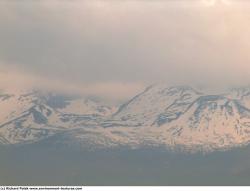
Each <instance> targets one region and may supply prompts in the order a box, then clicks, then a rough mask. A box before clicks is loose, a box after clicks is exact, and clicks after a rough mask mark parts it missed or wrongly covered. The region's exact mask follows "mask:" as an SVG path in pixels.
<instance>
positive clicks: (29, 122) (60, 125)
mask: <svg viewBox="0 0 250 191" xmlns="http://www.w3.org/2000/svg"><path fill="white" fill-rule="evenodd" d="M52 98H53V99H54V102H53V101H51V100H53V99H52ZM52 98H51V97H50V96H47V95H43V96H40V95H39V93H38V92H32V93H27V94H23V95H9V94H2V95H0V107H1V108H4V106H7V105H8V104H9V107H10V108H8V109H7V110H8V112H9V113H8V112H6V113H7V114H4V115H3V116H2V117H1V119H2V120H1V121H0V143H2V144H22V143H26V142H27V143H33V142H37V141H41V140H43V139H45V138H48V137H50V136H53V135H56V134H57V133H60V132H64V138H65V136H68V138H66V139H65V140H68V142H71V143H72V144H74V142H78V143H80V144H81V145H83V144H84V145H85V146H86V145H92V146H91V147H93V148H95V147H104V148H105V147H107V148H108V147H119V146H129V147H131V148H137V147H140V146H157V145H158V146H159V145H164V146H165V147H166V148H171V149H174V148H175V147H181V148H183V150H187V151H192V152H195V151H198V150H203V151H213V150H218V149H219V150H220V149H221V150H224V149H230V148H233V147H237V146H242V145H247V144H249V141H250V109H249V108H250V88H249V87H240V88H231V89H228V90H227V91H225V92H224V93H218V94H208V93H206V92H205V91H202V90H200V89H195V88H193V87H191V86H172V87H168V86H167V85H165V84H154V85H151V86H149V87H147V88H146V89H145V90H144V91H143V92H141V93H139V94H138V95H136V96H135V97H133V98H132V99H130V100H129V101H127V102H125V103H124V104H122V105H121V106H120V107H119V109H114V108H112V107H110V106H105V105H101V104H100V103H98V102H95V101H93V100H88V99H86V98H70V99H69V98H62V97H60V98H59V97H57V96H54V97H53V96H52ZM8 100H9V102H10V103H8ZM48 100H50V101H48ZM56 100H57V101H56ZM12 102H13V103H12ZM6 108H7V107H6ZM1 113H4V111H3V110H2V112H1ZM5 118H6V121H5V123H4V120H3V119H5ZM62 144H63V139H62Z"/></svg>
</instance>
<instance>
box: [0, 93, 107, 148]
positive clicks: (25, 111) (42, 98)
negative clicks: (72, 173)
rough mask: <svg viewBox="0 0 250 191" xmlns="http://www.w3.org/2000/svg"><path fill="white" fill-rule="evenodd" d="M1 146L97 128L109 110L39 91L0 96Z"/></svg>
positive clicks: (82, 99) (85, 100)
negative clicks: (82, 129) (71, 130)
mask: <svg viewBox="0 0 250 191" xmlns="http://www.w3.org/2000/svg"><path fill="white" fill-rule="evenodd" d="M0 108H1V109H0V142H1V143H4V144H9V143H10V144H15V143H26V142H34V141H39V140H42V139H43V138H46V137H48V136H51V135H54V134H56V133H57V132H61V131H63V130H65V129H70V128H74V127H79V126H88V125H97V123H98V121H100V120H101V119H102V118H103V117H104V116H107V115H109V114H110V113H111V112H112V108H110V107H107V106H103V105H101V104H99V103H97V102H95V101H93V100H91V99H86V98H79V97H76V98H69V97H65V96H60V95H56V94H51V93H41V92H39V91H30V92H18V93H16V94H7V93H4V94H1V95H0Z"/></svg>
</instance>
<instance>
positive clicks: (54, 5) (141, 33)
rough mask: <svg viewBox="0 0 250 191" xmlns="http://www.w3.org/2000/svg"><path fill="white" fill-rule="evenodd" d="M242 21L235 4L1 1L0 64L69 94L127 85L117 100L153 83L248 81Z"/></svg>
mask: <svg viewBox="0 0 250 191" xmlns="http://www.w3.org/2000/svg"><path fill="white" fill-rule="evenodd" d="M237 2H239V1H237ZM249 20H250V3H247V2H246V1H241V3H236V1H234V0H231V1H230V0H224V1H223V0H218V1H216V0H215V1H212V0H210V1H207V0H190V1H189V0H186V1H185V0H178V1H171V0H166V1H161V0H156V1H150V0H134V1H133V0H125V1H120V0H102V1H98V0H82V1H80V0H73V1H69V0H62V1H59V0H58V1H57V0H43V1H34V0H23V1H18V0H1V1H0V42H1V43H0V61H1V62H2V63H4V65H5V66H4V68H5V70H8V71H9V70H12V69H13V68H19V69H21V70H22V74H23V73H25V75H27V76H29V75H30V76H32V78H33V80H32V81H35V80H34V78H38V79H39V82H40V81H43V82H45V80H44V79H46V80H47V81H48V80H51V79H53V81H59V82H62V81H63V83H67V84H70V85H68V87H71V86H72V84H73V85H74V86H77V88H75V89H78V88H79V87H83V86H84V87H86V86H88V87H92V86H95V85H96V84H103V85H102V87H103V89H106V90H105V91H108V90H110V91H111V90H112V86H111V85H110V84H112V85H115V87H117V86H118V85H119V84H127V85H126V87H127V88H128V87H129V88H128V89H129V90H126V92H127V93H120V95H119V96H122V95H123V97H126V96H129V95H130V94H129V93H128V92H130V93H131V94H132V93H134V92H136V91H137V90H139V89H141V86H143V85H142V84H151V83H155V82H158V81H166V82H168V83H169V84H173V83H197V82H199V83H214V82H216V83H217V82H221V83H222V84H235V83H245V84H248V83H249V82H250V64H249V60H250V56H249V55H250V54H249V50H250V25H249ZM6 67H10V68H9V69H6ZM15 73H18V69H16V71H15ZM1 75H3V74H1ZM10 75H12V74H9V76H10ZM22 76H23V75H22ZM41 78H42V79H43V80H40V79H41ZM3 79H4V78H3V76H1V81H2V82H3V81H4V80H3ZM5 79H6V78H5ZM4 83H5V82H4ZM4 83H1V84H4ZM6 84H7V83H6ZM48 84H53V83H48ZM104 84H105V86H104ZM56 86H57V87H58V86H59V87H60V85H56ZM139 86H140V87H139ZM121 87H122V86H121ZM123 87H124V86H123ZM95 88H97V89H102V88H100V87H95ZM117 88H118V87H117ZM117 88H113V89H114V92H112V93H111V92H110V95H111V94H112V95H115V94H116V92H118V91H115V89H116V90H117ZM80 89H82V88H80ZM83 89H86V90H87V89H88V88H83ZM132 89H133V91H132ZM122 90H124V89H123V88H121V91H122ZM81 91H82V90H81ZM88 91H90V90H88ZM91 91H94V90H91ZM124 91H125V90H124ZM96 93H100V92H96ZM114 97H115V96H114Z"/></svg>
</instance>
